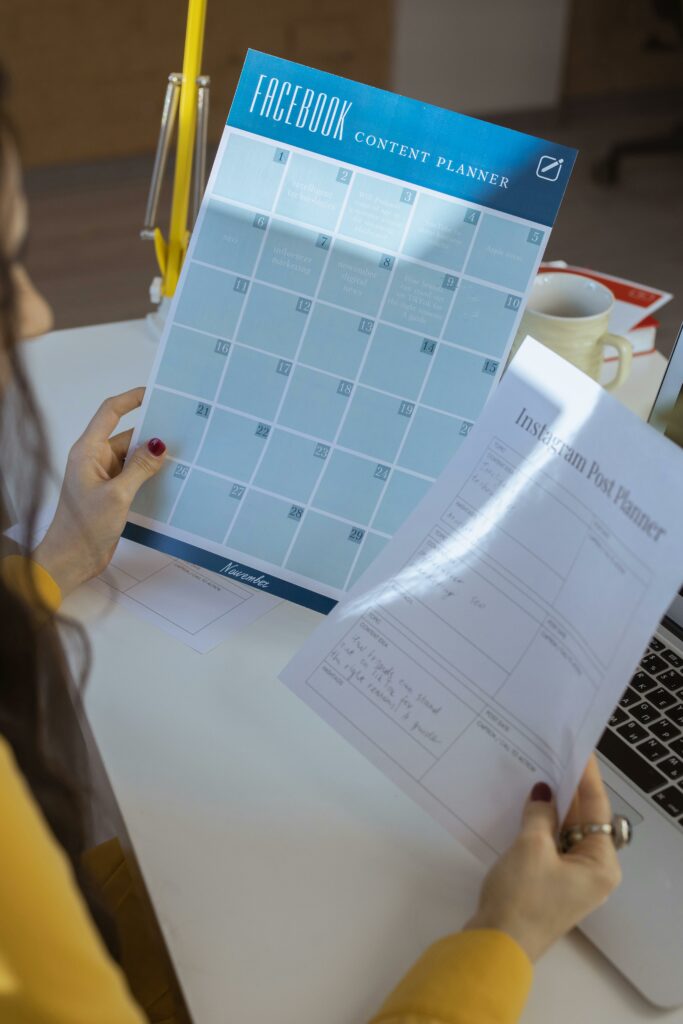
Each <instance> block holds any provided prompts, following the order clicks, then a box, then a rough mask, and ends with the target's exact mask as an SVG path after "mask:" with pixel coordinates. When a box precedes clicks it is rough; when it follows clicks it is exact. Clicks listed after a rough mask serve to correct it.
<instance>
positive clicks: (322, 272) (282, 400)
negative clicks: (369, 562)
mask: <svg viewBox="0 0 683 1024" xmlns="http://www.w3.org/2000/svg"><path fill="white" fill-rule="evenodd" d="M353 177H354V174H353V172H352V175H351V181H353ZM286 179H287V172H285V173H284V174H283V176H282V181H281V182H280V188H279V190H278V195H280V194H281V192H282V189H283V188H284V183H285V181H286ZM351 181H349V182H348V183H347V189H346V194H345V196H344V200H343V202H342V204H341V208H340V210H339V213H338V215H337V219H336V221H335V228H336V227H337V226H338V225H339V224H340V223H341V219H342V217H343V216H344V210H345V208H346V204H347V203H348V200H349V196H350V195H351ZM276 206H277V200H274V202H273V208H275V207H276ZM269 231H270V224H269V225H268V229H267V231H266V234H267V233H268V232H269ZM332 236H334V232H332ZM264 244H265V239H264ZM331 255H332V241H331V240H330V244H329V245H328V247H327V252H326V255H325V259H324V261H323V266H322V267H321V270H320V275H319V277H318V283H317V286H316V288H315V292H314V294H313V295H312V296H311V300H310V301H311V310H310V311H309V312H308V313H307V314H306V322H305V324H304V326H303V330H302V331H301V334H300V336H299V342H298V345H297V348H296V352H295V354H294V357H293V359H292V365H293V366H294V365H297V363H298V356H299V352H300V351H301V348H302V346H303V343H304V339H305V337H306V332H307V330H308V327H309V325H310V323H311V312H312V310H313V304H314V303H315V301H316V299H317V296H318V292H319V291H320V288H321V287H322V282H323V280H324V276H325V270H326V269H327V265H328V263H329V262H330V256H331ZM257 266H258V260H257V261H256V263H255V264H254V268H256V267H257ZM292 294H296V293H292ZM236 333H237V329H235V334H236ZM290 382H291V375H290V376H288V377H287V381H286V383H285V387H284V389H283V391H282V395H281V397H280V402H279V405H278V407H277V410H276V412H275V416H274V418H273V425H275V424H277V423H279V417H280V412H281V411H282V407H283V405H284V404H285V399H286V397H287V392H288V390H289V385H290ZM269 440H270V434H269V435H268V437H267V438H266V444H265V445H264V446H263V451H262V452H261V456H260V458H258V459H257V461H256V465H255V466H254V470H253V472H252V474H251V478H250V480H249V484H250V486H251V485H252V484H253V481H254V479H255V477H256V474H257V473H258V470H259V467H260V466H261V463H262V462H263V459H264V458H265V454H266V449H267V445H268V441H269ZM238 517H239V513H238V515H237V516H236V517H235V519H234V520H233V521H232V523H231V524H230V526H229V527H228V531H227V533H226V535H225V537H224V539H223V543H224V544H227V542H228V537H229V536H230V533H231V532H232V530H233V528H234V525H235V522H236V520H237V518H238ZM288 553H289V552H288ZM285 563H286V558H285V559H283V563H282V564H283V565H284V564H285Z"/></svg>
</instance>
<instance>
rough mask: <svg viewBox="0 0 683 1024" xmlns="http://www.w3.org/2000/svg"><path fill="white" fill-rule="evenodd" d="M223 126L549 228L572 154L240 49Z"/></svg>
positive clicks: (569, 170) (368, 87)
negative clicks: (241, 63) (240, 66)
mask: <svg viewBox="0 0 683 1024" xmlns="http://www.w3.org/2000/svg"><path fill="white" fill-rule="evenodd" d="M227 123H228V125H230V126H231V127H233V128H241V129H243V130H244V131H249V132H253V133H254V134H256V135H262V136H265V137H266V138H269V139H272V140H274V141H276V142H281V143H283V145H291V146H297V147H299V148H300V149H306V150H309V151H311V152H312V153H318V154H321V155H322V156H327V157H331V158H332V159H334V160H338V161H339V162H340V163H349V164H354V165H356V166H358V167H364V168H366V169H367V170H371V171H377V172H379V173H381V174H386V175H389V176H390V177H393V178H398V179H400V180H401V181H407V182H410V183H411V184H414V185H421V186H423V187H424V188H430V189H434V190H435V191H437V192H443V193H445V194H446V195H451V196H456V197H457V198H459V199H463V200H465V201H467V202H474V203H478V204H480V205H482V206H488V207H490V208H491V209H493V210H499V211H500V212H502V213H509V214H513V215H514V216H516V217H521V218H524V219H525V220H531V221H534V222H536V223H539V224H544V225H547V226H551V225H552V224H553V223H554V221H555V217H556V216H557V211H558V208H559V205H560V202H561V201H562V196H563V195H564V191H565V188H566V187H567V182H568V181H569V175H570V174H571V171H572V168H573V166H574V161H575V159H576V150H575V149H569V148H568V147H566V146H560V145H558V144H556V143H554V142H547V141H545V140H544V139H537V138H534V137H533V136H531V135H524V134H522V133H521V132H516V131H512V130H511V129H509V128H501V127H500V126H499V125H494V124H488V123H487V122H486V121H479V120H477V119H476V118H472V117H466V116H465V115H463V114H455V113H453V112H452V111H450V110H444V109H442V108H441V107H433V106H430V105H429V104H426V103H420V102H418V101H417V100H411V99H407V98H406V97H404V96H398V95H397V94H396V93H391V92H386V91H385V90H383V89H376V88H374V87H373V86H369V85H361V84H360V83H359V82H353V81H351V80H349V79H347V78H340V77H339V76H338V75H330V74H327V73H326V72H324V71H316V70H314V69H313V68H308V67H305V66H304V65H302V64H295V63H293V62H292V61H288V60H282V59H281V58H279V57H272V56H269V55H268V54H265V53H259V52H258V51H257V50H249V51H248V53H247V57H246V60H245V62H244V67H243V69H242V73H241V75H240V80H239V83H238V85H237V91H236V93H235V97H234V100H233V103H232V106H231V108H230V114H229V116H228V121H227Z"/></svg>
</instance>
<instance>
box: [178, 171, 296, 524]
mask: <svg viewBox="0 0 683 1024" xmlns="http://www.w3.org/2000/svg"><path fill="white" fill-rule="evenodd" d="M284 182H285V175H284V174H283V175H282V178H281V180H280V188H279V190H278V195H279V193H280V191H281V190H282V188H283V186H284ZM206 210H207V207H206V206H204V207H203V209H202V211H201V213H202V216H201V221H202V222H203V220H204V218H205V217H206ZM197 220H198V223H197V226H196V230H197V233H198V234H199V232H200V231H201V223H200V218H197ZM267 234H268V233H267V232H264V234H263V238H262V239H261V244H260V246H259V257H260V255H261V253H262V252H263V249H264V248H265V244H266V239H267ZM246 308H247V304H246V302H243V303H242V308H241V309H240V313H239V317H238V321H237V323H236V324H235V334H236V333H237V330H238V328H239V324H240V321H241V319H242V317H243V316H244V312H245V310H246ZM233 352H234V348H233V345H232V342H231V345H230V350H229V352H228V354H227V356H226V358H225V365H224V366H223V370H222V373H221V374H220V377H219V380H218V383H217V385H216V390H215V391H214V400H213V402H212V403H211V408H210V411H209V415H208V416H207V418H206V423H205V425H204V431H203V433H202V436H201V439H200V441H199V444H198V445H197V449H196V451H195V457H194V459H193V460H192V463H191V465H190V467H189V470H188V473H187V476H186V477H185V479H184V480H183V482H182V485H181V486H180V488H179V490H178V494H177V496H176V500H175V502H174V503H173V506H172V508H171V511H170V512H169V515H168V522H171V521H172V519H173V516H174V513H175V510H176V508H177V506H178V503H179V501H180V499H181V497H182V493H183V490H184V489H185V485H186V484H187V481H188V480H189V478H190V473H191V472H192V470H193V469H194V467H195V462H196V458H197V456H198V455H199V453H200V452H201V450H202V447H203V445H204V441H205V439H206V435H207V434H208V432H209V427H210V426H211V420H212V419H213V415H214V412H215V409H216V399H217V398H218V395H219V394H220V391H221V387H222V384H223V381H224V380H225V377H226V375H227V372H228V367H229V365H230V361H231V359H232V357H233Z"/></svg>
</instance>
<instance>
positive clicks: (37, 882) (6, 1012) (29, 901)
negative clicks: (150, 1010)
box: [0, 738, 145, 1024]
mask: <svg viewBox="0 0 683 1024" xmlns="http://www.w3.org/2000/svg"><path fill="white" fill-rule="evenodd" d="M0 821H2V833H3V840H2V843H1V844H0V1020H1V1021H2V1022H3V1024H29V1022H30V1024H93V1022H94V1021H97V1024H144V1022H145V1018H144V1016H143V1014H142V1011H141V1010H140V1009H138V1007H137V1006H136V1004H135V1003H134V1002H133V999H132V997H131V996H130V993H129V991H128V989H127V986H126V982H125V979H124V977H123V974H122V973H121V971H120V970H119V968H118V967H117V966H116V965H115V964H114V962H113V961H112V960H111V958H110V957H109V955H108V953H107V951H106V949H105V947H104V945H103V943H102V941H101V939H100V936H99V933H98V932H97V930H96V928H95V926H94V924H93V922H92V920H91V918H90V915H89V913H88V910H87V907H86V905H85V902H84V900H83V899H82V897H81V895H80V893H79V891H78V889H77V886H76V883H75V881H74V878H73V875H72V873H71V869H70V865H69V864H68V861H67V859H66V856H65V854H64V853H63V851H62V850H61V848H60V847H59V846H58V844H57V843H56V842H55V840H54V839H53V837H52V834H51V833H50V831H49V829H48V826H47V824H46V823H45V820H44V818H43V817H42V815H41V813H40V810H39V808H38V806H37V804H36V802H35V800H34V799H33V796H32V794H31V792H30V790H29V789H28V786H27V785H26V782H25V780H24V778H23V776H22V775H21V773H20V772H19V770H18V769H17V767H16V764H15V761H14V757H13V755H12V751H11V749H10V747H9V745H8V744H7V743H6V741H5V740H4V739H2V738H0Z"/></svg>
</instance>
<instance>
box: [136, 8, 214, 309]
mask: <svg viewBox="0 0 683 1024" xmlns="http://www.w3.org/2000/svg"><path fill="white" fill-rule="evenodd" d="M206 4H207V0H189V2H188V10H187V29H186V32H185V52H184V55H183V70H182V74H178V73H177V72H176V73H174V74H172V75H169V77H168V85H167V86H166V95H165V97H164V106H163V110H162V114H161V128H160V130H159V141H158V143H157V151H156V157H155V160H154V170H153V171H152V181H151V183H150V188H149V197H148V199H147V209H146V212H145V223H144V226H143V228H142V231H141V232H140V236H141V237H142V238H143V239H146V240H149V241H153V242H154V250H155V253H156V257H157V263H158V264H159V270H160V271H161V277H157V278H155V279H154V281H153V282H152V286H151V288H150V297H151V299H152V302H154V303H156V304H160V303H162V299H163V298H166V299H171V298H172V297H173V294H174V292H175V289H176V284H177V283H178V277H179V275H180V270H181V267H182V264H183V260H184V258H185V253H186V252H187V245H188V241H189V237H190V228H191V227H192V226H193V225H194V222H195V220H196V218H197V214H198V213H199V207H200V205H201V200H202V195H203V193H204V188H205V186H206V139H207V127H208V118H209V85H210V81H209V79H208V78H207V77H206V76H205V75H200V70H201V62H202V51H203V48H204V28H205V24H206ZM176 123H177V125H178V144H177V150H176V162H175V171H174V175H173V201H172V204H171V220H170V227H169V233H168V242H167V241H166V239H165V238H164V236H163V234H162V232H161V229H160V228H159V225H158V223H157V215H158V210H159V197H160V195H161V187H162V184H163V180H164V175H165V173H166V165H167V163H168V154H169V152H170V148H171V139H172V138H173V132H174V130H175V127H176ZM192 185H194V187H193V190H192V199H193V201H192V221H191V224H190V225H189V227H188V212H189V205H190V189H191V187H192ZM165 306H168V303H163V304H162V309H163V307H165Z"/></svg>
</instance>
